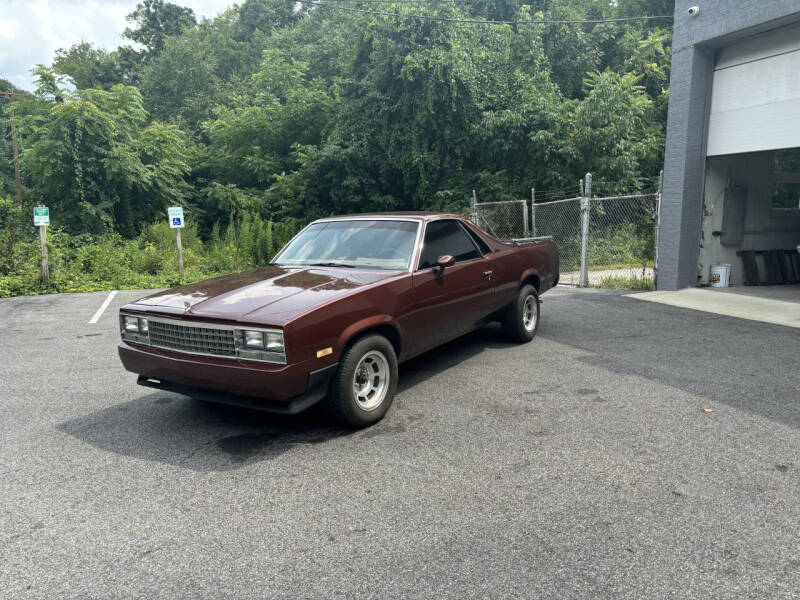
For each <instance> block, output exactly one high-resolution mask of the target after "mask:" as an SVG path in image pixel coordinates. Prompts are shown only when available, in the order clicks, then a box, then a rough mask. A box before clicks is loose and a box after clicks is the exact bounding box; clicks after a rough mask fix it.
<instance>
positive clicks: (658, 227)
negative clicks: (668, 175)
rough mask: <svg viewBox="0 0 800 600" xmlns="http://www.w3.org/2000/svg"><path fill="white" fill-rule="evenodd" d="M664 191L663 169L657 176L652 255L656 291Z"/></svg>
mask: <svg viewBox="0 0 800 600" xmlns="http://www.w3.org/2000/svg"><path fill="white" fill-rule="evenodd" d="M663 190H664V169H661V172H660V173H659V174H658V194H656V218H655V221H656V235H655V244H656V247H655V252H654V254H653V288H654V289H656V290H657V289H658V235H659V233H660V230H661V192H662V191H663Z"/></svg>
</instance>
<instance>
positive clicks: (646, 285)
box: [598, 275, 655, 291]
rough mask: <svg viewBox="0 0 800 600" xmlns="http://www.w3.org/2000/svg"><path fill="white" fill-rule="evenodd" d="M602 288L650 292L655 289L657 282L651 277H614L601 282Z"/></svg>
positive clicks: (605, 278)
mask: <svg viewBox="0 0 800 600" xmlns="http://www.w3.org/2000/svg"><path fill="white" fill-rule="evenodd" d="M598 287H601V288H609V289H614V290H638V291H650V290H653V289H655V282H654V281H653V280H652V279H650V278H649V277H637V276H636V275H634V276H632V277H625V276H623V275H613V276H611V277H604V278H603V279H602V280H601V281H600V285H599V286H598Z"/></svg>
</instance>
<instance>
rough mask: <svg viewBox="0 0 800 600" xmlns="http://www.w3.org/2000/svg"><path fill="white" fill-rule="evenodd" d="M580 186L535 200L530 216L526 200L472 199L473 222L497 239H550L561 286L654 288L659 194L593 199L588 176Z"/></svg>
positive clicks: (624, 195)
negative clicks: (568, 194)
mask: <svg viewBox="0 0 800 600" xmlns="http://www.w3.org/2000/svg"><path fill="white" fill-rule="evenodd" d="M584 185H585V188H584ZM584 189H585V192H584V194H583V195H582V196H579V197H574V198H565V199H561V200H551V201H547V202H534V203H532V204H531V205H530V215H528V210H529V209H528V206H529V205H528V202H527V201H525V200H518V201H514V202H488V203H477V202H473V220H474V221H475V222H476V223H477V224H478V225H479V226H480V227H482V228H483V229H485V230H486V231H488V232H489V233H491V234H492V235H494V236H495V237H498V238H501V239H513V238H526V237H531V236H533V237H550V238H552V239H553V241H554V242H555V243H556V245H557V246H558V251H559V257H560V270H561V278H560V283H562V284H565V285H576V286H583V287H585V286H595V287H611V288H633V289H653V287H654V286H655V278H656V271H657V267H656V261H657V256H656V248H657V244H658V238H657V236H658V211H659V201H660V193H659V192H654V193H636V194H623V195H608V196H605V197H592V182H591V176H590V175H587V178H586V180H585V181H584V182H581V190H584ZM601 189H603V188H601Z"/></svg>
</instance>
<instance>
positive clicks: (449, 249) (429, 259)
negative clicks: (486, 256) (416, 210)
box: [419, 219, 481, 269]
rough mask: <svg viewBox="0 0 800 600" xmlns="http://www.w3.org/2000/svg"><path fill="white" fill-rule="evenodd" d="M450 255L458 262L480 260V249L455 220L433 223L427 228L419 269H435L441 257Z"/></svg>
mask: <svg viewBox="0 0 800 600" xmlns="http://www.w3.org/2000/svg"><path fill="white" fill-rule="evenodd" d="M445 254H450V255H451V256H452V257H453V258H455V259H456V262H463V261H465V260H473V259H475V258H480V257H481V254H480V252H478V248H477V247H476V246H475V244H474V243H473V242H472V239H471V238H470V237H469V236H468V235H467V233H466V232H465V231H464V229H463V228H462V227H461V226H460V225H459V224H458V222H457V221H453V220H446V219H445V220H441V221H432V222H431V223H428V226H427V227H426V228H425V240H424V241H423V244H422V253H421V254H420V257H419V268H420V269H429V268H431V267H435V266H436V265H437V263H438V260H439V257H440V256H444V255H445Z"/></svg>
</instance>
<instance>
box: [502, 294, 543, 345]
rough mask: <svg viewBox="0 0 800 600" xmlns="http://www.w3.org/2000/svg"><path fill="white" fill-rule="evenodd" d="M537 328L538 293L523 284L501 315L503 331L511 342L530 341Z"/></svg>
mask: <svg viewBox="0 0 800 600" xmlns="http://www.w3.org/2000/svg"><path fill="white" fill-rule="evenodd" d="M538 330H539V294H538V293H537V292H536V288H535V287H533V286H532V285H523V286H522V287H521V288H520V290H519V293H518V294H517V297H516V299H515V300H514V302H512V303H511V304H510V305H509V307H508V308H507V309H506V312H505V314H504V315H503V332H504V333H505V335H506V337H507V338H508V339H510V340H511V341H513V342H519V343H525V342H530V341H531V340H532V339H533V337H534V336H535V335H536V332H537V331H538Z"/></svg>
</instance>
